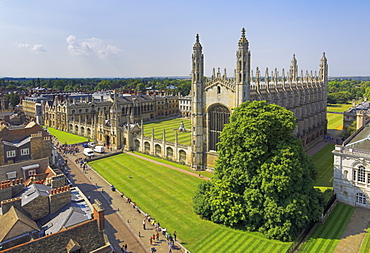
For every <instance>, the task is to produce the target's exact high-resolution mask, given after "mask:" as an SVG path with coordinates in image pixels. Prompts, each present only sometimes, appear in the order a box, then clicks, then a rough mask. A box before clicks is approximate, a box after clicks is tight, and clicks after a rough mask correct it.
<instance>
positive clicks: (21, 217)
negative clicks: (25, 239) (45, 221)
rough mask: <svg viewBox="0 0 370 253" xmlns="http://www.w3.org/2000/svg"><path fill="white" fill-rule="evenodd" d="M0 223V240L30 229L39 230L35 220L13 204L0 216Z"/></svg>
mask: <svg viewBox="0 0 370 253" xmlns="http://www.w3.org/2000/svg"><path fill="white" fill-rule="evenodd" d="M0 224H1V229H0V242H3V241H6V240H9V239H11V238H14V237H17V236H20V235H23V234H26V233H29V232H32V231H40V229H39V228H38V227H37V224H36V222H34V221H33V220H32V219H31V218H29V217H28V216H27V215H25V214H24V213H22V212H21V211H19V210H18V209H17V208H15V207H14V206H12V207H11V208H10V209H9V211H8V212H7V213H6V214H4V215H2V216H0Z"/></svg>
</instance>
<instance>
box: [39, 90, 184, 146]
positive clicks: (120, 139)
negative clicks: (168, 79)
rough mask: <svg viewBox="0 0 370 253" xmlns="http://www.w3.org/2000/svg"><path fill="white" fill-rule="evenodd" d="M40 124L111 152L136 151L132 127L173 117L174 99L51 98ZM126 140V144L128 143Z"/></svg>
mask: <svg viewBox="0 0 370 253" xmlns="http://www.w3.org/2000/svg"><path fill="white" fill-rule="evenodd" d="M42 112H43V118H44V124H45V125H46V126H49V127H53V128H56V129H58V130H62V131H65V132H69V133H74V134H78V135H81V136H85V137H88V138H91V139H92V140H95V141H97V142H98V143H100V144H102V145H105V146H107V147H108V148H109V147H110V148H112V149H122V148H123V147H125V148H126V149H129V150H132V149H136V148H135V147H134V141H133V139H132V137H130V136H131V135H132V131H131V130H132V127H131V126H132V125H135V124H137V123H140V122H141V121H148V120H154V119H158V118H166V117H177V116H178V115H179V101H178V98H177V97H176V96H168V95H166V96H157V95H152V96H150V95H132V94H118V93H116V92H100V93H94V94H91V95H88V96H86V97H82V96H81V97H80V98H79V99H76V98H74V97H72V96H68V95H65V96H55V97H53V99H52V100H49V101H47V102H45V103H44V104H43V108H42ZM128 139H129V140H128Z"/></svg>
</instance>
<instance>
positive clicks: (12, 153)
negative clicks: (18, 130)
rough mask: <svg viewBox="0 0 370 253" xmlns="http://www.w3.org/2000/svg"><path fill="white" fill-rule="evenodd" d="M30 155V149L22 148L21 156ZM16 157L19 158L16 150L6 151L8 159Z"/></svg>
mask: <svg viewBox="0 0 370 253" xmlns="http://www.w3.org/2000/svg"><path fill="white" fill-rule="evenodd" d="M29 154H30V149H29V148H22V149H21V156H25V155H29ZM16 156H17V152H16V150H15V149H13V150H8V151H6V157H7V158H12V157H16Z"/></svg>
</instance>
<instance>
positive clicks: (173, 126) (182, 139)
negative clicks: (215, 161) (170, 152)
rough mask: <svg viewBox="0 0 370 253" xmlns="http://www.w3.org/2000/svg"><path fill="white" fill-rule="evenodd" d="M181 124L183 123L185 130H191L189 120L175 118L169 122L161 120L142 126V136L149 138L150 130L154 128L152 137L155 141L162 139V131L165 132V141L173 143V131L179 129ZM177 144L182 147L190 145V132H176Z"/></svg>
mask: <svg viewBox="0 0 370 253" xmlns="http://www.w3.org/2000/svg"><path fill="white" fill-rule="evenodd" d="M181 122H184V126H185V129H186V130H189V131H190V129H191V121H190V119H184V118H176V119H171V120H162V121H156V122H152V123H147V124H144V135H145V136H148V137H151V136H152V128H154V137H155V138H157V139H162V138H163V130H165V131H166V140H167V141H171V142H175V131H176V130H177V129H179V127H180V124H181ZM177 133H178V142H179V143H181V144H184V145H188V146H189V145H190V141H191V133H190V132H178V131H177Z"/></svg>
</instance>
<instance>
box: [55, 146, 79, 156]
mask: <svg viewBox="0 0 370 253" xmlns="http://www.w3.org/2000/svg"><path fill="white" fill-rule="evenodd" d="M58 149H59V153H63V154H65V155H67V154H70V155H76V153H78V152H79V148H78V146H77V145H66V144H63V145H61V146H60V147H58Z"/></svg>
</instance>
